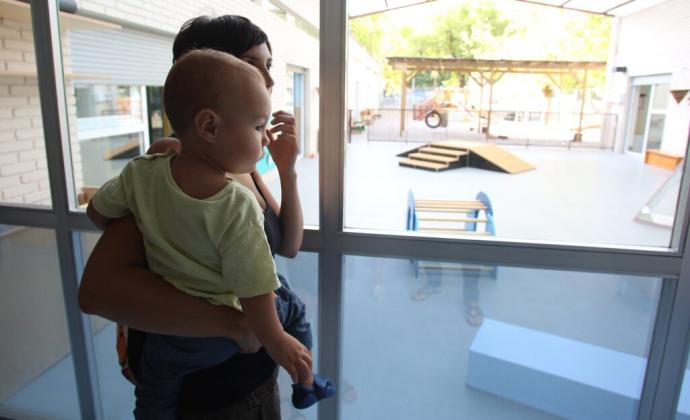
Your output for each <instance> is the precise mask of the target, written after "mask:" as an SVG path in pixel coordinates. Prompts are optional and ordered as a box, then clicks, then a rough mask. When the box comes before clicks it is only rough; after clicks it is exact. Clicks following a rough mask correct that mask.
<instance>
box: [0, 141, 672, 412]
mask: <svg viewBox="0 0 690 420" xmlns="http://www.w3.org/2000/svg"><path fill="white" fill-rule="evenodd" d="M414 146H415V145H414V144H412V145H410V144H408V145H404V144H396V143H393V144H391V143H368V144H367V143H366V142H365V141H363V140H355V141H354V142H353V143H352V144H350V145H349V146H348V151H347V166H346V211H345V214H346V224H347V226H349V227H360V228H371V229H377V230H381V229H383V230H393V231H399V230H402V229H403V228H404V216H405V205H406V197H407V191H408V189H410V188H411V189H412V190H413V191H414V192H415V194H417V196H424V197H425V198H445V199H467V198H468V197H473V196H474V195H475V194H476V193H477V192H478V191H479V190H483V191H486V192H487V193H488V194H489V195H490V197H491V199H492V201H493V204H494V208H495V213H496V219H497V228H498V236H499V237H503V238H520V239H548V240H559V241H575V242H596V243H611V244H645V245H660V246H663V245H665V244H667V243H668V240H669V237H670V230H669V229H665V228H659V227H656V226H653V225H648V224H644V223H639V222H635V221H634V217H635V215H636V213H637V212H638V211H639V208H641V207H642V206H643V205H644V204H645V203H646V202H647V201H648V200H649V199H650V197H651V196H652V195H653V193H654V192H655V191H656V189H658V188H659V186H661V185H662V184H663V183H664V181H665V179H666V178H667V177H668V176H670V171H667V170H663V169H660V168H655V167H650V166H646V165H643V164H642V162H641V161H640V160H639V159H637V158H636V157H634V156H630V155H619V154H613V153H610V152H599V151H584V150H573V151H567V150H557V149H534V148H529V149H527V148H520V147H518V148H511V150H513V151H514V152H515V153H516V154H518V155H519V156H521V157H523V158H524V159H526V160H528V161H530V162H532V163H533V164H535V165H536V166H537V170H535V171H532V172H529V173H525V174H519V175H505V174H500V173H492V172H487V171H481V170H477V169H472V168H465V169H459V170H455V171H449V172H444V173H438V174H436V173H429V172H423V171H418V170H414V169H407V168H400V167H398V166H397V161H396V159H395V158H394V155H395V154H396V153H399V152H400V151H403V150H406V149H410V148H412V147H414ZM298 170H299V173H300V177H299V182H300V190H301V196H302V200H303V207H304V210H305V221H306V222H307V223H312V224H314V223H317V222H318V220H317V218H316V217H317V209H318V187H317V184H318V182H317V180H318V175H317V174H318V159H303V160H301V161H300V163H299V168H298ZM276 184H277V180H276V179H274V180H272V181H270V185H271V186H272V188H275V186H276ZM29 231H38V230H35V229H32V230H29ZM12 238H13V236H12V235H8V236H6V237H5V238H3V239H0V245H2V247H0V250H2V254H0V260H3V264H0V272H1V274H2V275H1V276H0V278H1V279H2V284H3V286H2V287H3V290H6V289H7V288H8V287H10V286H11V287H14V288H21V287H22V284H23V282H24V281H28V279H31V278H42V277H45V278H52V277H55V276H56V275H57V273H58V272H59V270H58V269H57V255H54V254H55V253H54V242H51V240H47V241H46V240H43V241H38V240H36V239H35V238H33V239H32V238H29V239H30V240H24V239H22V240H21V241H20V243H17V241H16V240H14V239H12ZM13 241H14V242H13ZM19 245H21V246H19ZM20 255H21V256H22V257H23V258H19V256H20ZM35 255H40V257H41V261H42V264H41V265H36V264H35V262H34V260H33V259H32V257H33V256H35ZM10 261H11V262H12V264H11V265H10V264H8V262H10ZM317 266H318V261H317V256H316V255H315V254H310V253H302V254H300V256H299V257H298V258H297V259H295V260H292V261H286V260H280V261H279V262H278V268H279V271H281V272H283V273H285V274H286V275H287V277H288V279H289V280H290V281H291V282H292V283H293V285H294V286H295V287H296V288H297V290H298V291H299V293H300V295H301V296H302V297H303V299H304V300H305V302H306V303H307V305H308V307H309V308H310V316H311V317H312V319H313V320H314V321H315V320H316V318H315V311H316V309H317V307H318V301H317V298H316V296H317V293H316V290H317V289H316V275H317ZM37 270H38V271H37ZM41 271H45V275H43V276H39V275H37V273H38V272H41ZM497 273H498V274H497V278H496V279H495V280H490V279H482V280H480V282H479V283H478V292H479V296H480V297H479V306H480V308H481V311H482V312H483V314H484V316H485V317H486V318H491V319H495V320H498V321H502V322H506V323H509V324H513V325H518V326H521V327H525V328H531V329H534V330H537V331H542V332H546V333H549V334H553V335H555V336H559V337H566V338H570V339H573V340H578V341H582V342H586V343H589V344H593V345H596V346H600V347H603V348H608V349H612V350H616V351H619V352H623V353H628V354H632V355H636V356H641V357H644V356H645V355H646V353H647V351H648V342H649V339H650V336H651V328H652V325H653V318H654V313H655V310H656V304H657V300H658V290H659V286H660V283H659V280H658V279H649V278H636V277H630V276H615V275H603V274H596V273H570V272H559V271H548V270H528V269H517V268H509V267H499V268H498V271H497ZM344 275H345V285H344V286H345V287H344V294H343V302H344V314H343V315H344V320H343V361H342V362H343V383H342V384H339V385H340V386H341V389H343V390H347V392H346V393H344V394H343V402H342V404H341V410H342V413H343V418H344V419H357V420H366V419H381V418H396V419H419V418H438V419H548V418H554V416H553V415H552V414H548V413H545V412H542V411H539V410H536V409H534V408H532V407H528V406H525V405H522V404H518V403H515V402H513V401H510V400H509V399H505V398H501V397H497V396H494V395H492V394H491V393H487V392H483V391H478V390H475V389H473V388H470V387H468V386H466V384H465V379H466V375H467V365H468V352H469V348H470V346H471V344H472V340H473V339H474V337H475V335H476V333H477V331H478V328H481V327H477V326H471V325H469V324H468V322H467V321H466V303H467V302H466V297H465V295H464V294H463V281H464V280H463V278H462V276H461V275H459V274H458V273H457V272H456V271H453V270H451V269H447V270H445V271H444V272H443V274H441V275H440V276H435V275H425V274H421V275H420V276H419V277H417V276H415V273H414V271H413V270H412V264H411V263H410V262H409V261H407V260H397V259H374V258H366V257H346V260H345V272H344ZM9 279H12V282H10V281H9ZM51 281H52V282H55V279H54V278H53V279H52V280H51ZM430 284H434V286H433V287H429V285H430ZM39 287H40V285H39ZM425 287H426V289H425V290H427V291H430V293H429V296H428V298H427V299H424V300H421V301H416V300H414V299H412V296H413V295H414V293H415V292H416V291H417V290H420V289H422V288H425ZM38 290H40V289H38ZM51 293H54V294H53V296H57V298H56V299H57V300H58V302H59V301H61V295H56V294H55V293H57V292H55V291H54V292H51ZM3 295H4V296H6V297H7V299H9V298H10V297H11V296H14V295H13V294H12V293H9V294H8V293H3ZM0 299H1V298H0ZM14 312H15V313H14V315H13V316H14V317H15V318H18V319H21V318H26V317H30V315H32V310H31V306H28V305H25V306H24V307H23V308H19V309H15V310H14ZM62 313H63V316H64V308H63V312H62ZM58 315H59V314H58ZM62 328H64V326H63V327H62ZM315 328H316V326H315ZM30 332H31V331H30V330H28V331H26V334H25V335H28V336H30V335H31V334H30ZM65 333H66V329H65V330H62V331H58V334H63V335H64V334H65ZM3 336H4V337H6V335H3ZM33 339H34V342H33V345H34V346H37V347H38V346H43V347H49V346H51V345H53V342H52V341H51V340H53V337H52V336H51V335H50V334H47V333H46V334H43V333H41V334H40V335H39V336H38V337H33ZM113 339H114V335H113V334H112V326H108V327H106V328H105V329H104V330H102V332H100V333H99V334H97V335H96V338H95V343H96V346H95V347H96V352H97V359H98V360H99V367H98V375H99V386H100V392H101V395H102V398H103V406H104V410H105V411H106V418H108V419H124V418H130V412H131V411H130V410H131V404H132V395H131V392H132V390H131V388H130V387H129V385H128V384H127V383H126V382H125V381H124V380H123V379H122V378H121V377H120V374H119V371H118V369H117V365H116V360H115V354H114V351H113ZM3 347H4V346H3ZM67 351H69V350H68V349H67ZM639 381H640V383H641V381H642V378H641V377H640V378H639ZM281 383H282V385H283V392H282V395H283V396H284V398H287V396H288V395H289V393H288V392H287V388H286V386H287V383H286V380H285V378H282V379H281ZM76 401H77V400H76V387H75V386H74V375H73V373H72V367H71V359H70V357H69V354H68V355H67V357H65V358H62V359H58V360H56V361H55V363H54V364H53V365H51V366H46V367H45V368H42V369H41V370H40V371H38V372H37V373H36V374H35V375H34V376H33V379H32V380H30V381H27V383H26V386H22V387H21V388H20V389H19V390H18V391H17V392H14V393H13V394H12V395H11V396H10V397H8V398H6V399H4V401H2V402H0V416H5V417H11V418H18V419H38V418H41V419H53V418H55V419H58V418H65V419H74V418H78V415H77V413H78V410H77V404H76ZM283 411H284V413H283V414H284V418H286V419H289V418H291V417H293V416H294V415H295V414H296V413H295V412H294V411H293V410H291V409H290V408H289V405H288V403H287V401H284V410H283ZM307 417H308V418H314V410H310V411H309V412H308V413H307Z"/></svg>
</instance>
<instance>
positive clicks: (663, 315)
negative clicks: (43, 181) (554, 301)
mask: <svg viewBox="0 0 690 420" xmlns="http://www.w3.org/2000/svg"><path fill="white" fill-rule="evenodd" d="M320 7H321V11H320V13H321V22H320V27H322V28H329V30H328V31H322V32H321V34H320V47H319V48H320V57H319V63H320V75H319V77H320V85H319V86H320V95H319V98H320V104H319V110H320V112H319V119H320V130H319V133H320V134H319V139H318V142H319V152H320V162H319V165H320V166H319V216H320V219H319V220H320V226H319V227H318V229H312V228H307V229H305V235H304V243H303V246H302V250H304V251H311V252H317V253H318V254H319V261H318V266H319V269H318V270H319V273H318V275H319V280H318V282H319V286H318V299H319V311H318V317H319V330H318V332H317V333H318V334H319V347H320V351H319V359H318V363H319V370H320V371H321V372H322V373H323V374H325V375H328V376H331V377H333V378H334V379H335V381H336V382H337V383H342V375H341V372H340V365H341V364H340V360H341V348H342V346H341V335H342V329H341V326H342V319H343V316H342V313H343V307H342V300H343V299H342V289H343V277H342V274H343V273H342V264H343V256H344V255H365V256H388V257H403V258H408V257H409V258H425V259H427V258H429V259H434V258H436V259H451V260H452V259H458V258H461V259H462V260H463V261H470V262H492V263H494V264H497V265H509V266H517V267H525V268H559V269H564V270H575V271H580V270H581V271H596V272H604V273H625V274H638V275H647V276H657V277H660V278H663V279H664V281H663V284H662V290H661V296H660V300H659V305H658V311H657V317H656V320H655V326H654V332H653V335H652V340H651V343H650V352H649V363H648V366H647V372H646V375H645V382H644V387H643V390H642V397H641V401H640V407H639V414H638V418H639V419H657V418H672V417H673V416H675V410H676V404H677V400H678V395H679V393H680V387H681V385H682V379H683V373H684V370H685V369H684V367H685V363H686V358H687V351H688V345H687V344H688V331H689V330H690V244H689V243H688V242H689V239H688V220H689V218H690V207H689V206H687V200H688V197H689V195H688V194H689V193H690V181H689V180H688V177H687V176H685V175H687V174H688V173H690V167H689V166H688V164H687V160H688V159H687V158H688V153H687V152H686V159H685V163H684V168H683V174H684V176H683V179H682V182H681V191H680V193H679V197H680V199H679V206H678V210H677V217H676V221H675V224H674V228H673V234H672V243H671V247H670V248H669V249H660V248H650V247H613V246H594V245H591V246H590V245H572V244H563V243H555V242H536V241H533V242H529V241H507V240H481V239H452V238H440V237H438V238H437V237H418V236H414V235H410V234H391V233H390V232H377V231H371V230H361V229H344V227H343V209H344V158H345V156H344V155H345V145H346V130H345V119H346V117H345V116H346V104H345V97H346V87H347V85H346V83H347V82H346V78H347V74H346V68H347V66H346V55H347V16H348V15H347V0H329V1H326V0H322V1H321V6H320ZM31 13H32V25H33V30H34V45H35V51H36V61H37V67H38V83H39V90H40V98H41V110H42V119H43V127H44V136H45V137H44V138H45V144H46V152H47V160H48V170H49V174H50V188H51V198H52V208H49V209H46V208H40V207H31V206H20V205H6V204H0V223H3V224H15V225H23V226H28V227H42V228H51V229H53V230H54V231H55V234H56V241H57V247H58V255H59V257H60V273H61V282H62V286H63V293H64V296H65V307H66V311H67V318H68V325H69V332H70V344H71V348H72V355H73V359H74V367H75V374H76V378H77V387H78V390H79V402H80V409H81V414H82V417H83V418H92V419H101V418H104V413H103V408H102V405H101V401H100V396H99V392H98V381H97V378H96V362H95V355H94V346H93V340H92V332H91V327H90V323H89V319H88V317H87V316H84V315H83V314H81V312H80V311H79V307H78V302H77V290H78V284H79V277H80V271H81V268H83V264H84V261H83V260H82V257H81V255H82V250H81V243H80V240H79V233H80V232H82V231H93V230H96V229H95V228H94V227H93V226H92V225H91V223H90V222H89V221H88V219H87V218H86V216H85V214H83V213H81V212H79V211H78V210H75V209H73V208H72V206H71V203H74V202H75V200H74V198H75V197H74V193H75V192H74V191H73V188H72V185H73V179H72V178H73V175H72V162H71V156H70V152H69V136H70V134H69V129H68V124H67V107H66V92H65V84H64V74H63V67H62V53H61V45H60V30H59V16H58V13H59V12H58V7H57V1H56V0H45V1H38V0H37V1H33V2H31ZM333 98H341V99H340V100H333ZM334 331H335V332H336V333H335V334H334V333H333V332H334ZM679 367H681V368H682V369H679ZM339 404H340V399H339V396H336V397H335V398H332V399H330V400H327V401H325V402H323V403H321V404H319V409H318V413H319V419H334V420H337V419H340V409H339Z"/></svg>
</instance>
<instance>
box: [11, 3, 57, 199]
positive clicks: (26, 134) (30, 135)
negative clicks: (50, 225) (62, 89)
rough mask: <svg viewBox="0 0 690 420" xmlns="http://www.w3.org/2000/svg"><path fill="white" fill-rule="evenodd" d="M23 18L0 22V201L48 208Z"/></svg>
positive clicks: (26, 19) (35, 93)
mask: <svg viewBox="0 0 690 420" xmlns="http://www.w3.org/2000/svg"><path fill="white" fill-rule="evenodd" d="M32 34H33V31H32V29H31V21H30V20H29V16H28V15H27V16H23V17H20V16H19V15H17V16H15V17H9V16H3V18H2V21H0V41H1V43H0V61H1V62H2V65H1V71H0V204H4V203H12V204H30V205H38V206H48V207H49V206H50V205H51V198H50V183H49V182H48V169H47V166H48V165H47V160H46V150H45V140H44V137H43V121H42V117H41V102H40V97H39V93H38V80H37V78H36V58H35V53H34V43H33V35H32Z"/></svg>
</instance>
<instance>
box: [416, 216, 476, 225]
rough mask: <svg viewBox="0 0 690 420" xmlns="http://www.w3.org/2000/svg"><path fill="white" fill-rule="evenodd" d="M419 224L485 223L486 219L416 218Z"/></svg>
mask: <svg viewBox="0 0 690 420" xmlns="http://www.w3.org/2000/svg"><path fill="white" fill-rule="evenodd" d="M417 220H419V221H420V222H458V223H487V222H488V220H487V219H473V218H468V217H429V216H425V217H418V218H417Z"/></svg>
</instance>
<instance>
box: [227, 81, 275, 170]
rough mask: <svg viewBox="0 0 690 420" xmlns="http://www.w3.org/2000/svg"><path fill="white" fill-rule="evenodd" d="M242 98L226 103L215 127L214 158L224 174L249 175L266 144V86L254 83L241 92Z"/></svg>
mask: <svg viewBox="0 0 690 420" xmlns="http://www.w3.org/2000/svg"><path fill="white" fill-rule="evenodd" d="M243 90H244V92H242V95H238V96H237V97H236V98H234V99H232V100H231V101H228V103H227V104H226V106H224V107H223V108H224V109H222V110H218V111H219V114H220V116H221V123H220V125H219V134H220V143H219V144H218V150H217V151H218V153H219V156H218V157H217V158H218V160H219V161H220V163H221V165H222V166H223V168H224V169H225V171H226V172H230V173H236V174H239V173H249V172H252V171H254V170H255V169H256V162H257V161H258V160H259V159H261V157H262V156H263V148H264V146H266V145H268V143H269V139H268V135H267V134H266V129H267V128H268V121H269V118H270V114H271V102H270V98H269V96H268V90H267V89H266V87H265V86H264V85H262V84H260V83H256V82H255V81H253V80H252V81H249V84H248V85H246V86H245V89H243Z"/></svg>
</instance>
